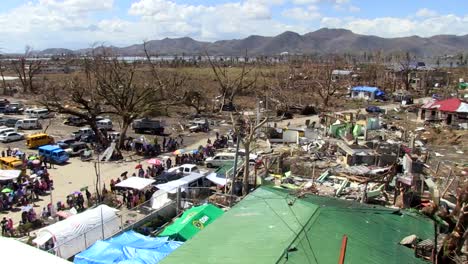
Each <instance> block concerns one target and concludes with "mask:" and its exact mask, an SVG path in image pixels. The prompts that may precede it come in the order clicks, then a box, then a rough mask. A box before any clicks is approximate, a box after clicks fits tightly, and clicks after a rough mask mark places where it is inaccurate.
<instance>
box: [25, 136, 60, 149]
mask: <svg viewBox="0 0 468 264" xmlns="http://www.w3.org/2000/svg"><path fill="white" fill-rule="evenodd" d="M49 144H54V138H53V137H51V136H49V135H47V134H45V133H38V134H32V135H29V136H27V137H26V146H27V147H28V148H37V147H40V146H44V145H49Z"/></svg>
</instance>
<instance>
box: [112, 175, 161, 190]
mask: <svg viewBox="0 0 468 264" xmlns="http://www.w3.org/2000/svg"><path fill="white" fill-rule="evenodd" d="M153 182H155V180H153V179H146V178H140V177H130V178H128V179H126V180H124V181H121V182H119V183H118V184H116V185H115V187H121V188H130V189H135V190H143V189H145V188H146V187H148V186H150V185H151V184H152V183H153Z"/></svg>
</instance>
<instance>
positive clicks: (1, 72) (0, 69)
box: [0, 57, 11, 95]
mask: <svg viewBox="0 0 468 264" xmlns="http://www.w3.org/2000/svg"><path fill="white" fill-rule="evenodd" d="M0 58H1V57H0ZM0 78H2V84H3V95H7V94H8V91H11V86H10V85H9V84H8V83H7V82H6V80H5V66H4V65H3V61H2V60H0Z"/></svg>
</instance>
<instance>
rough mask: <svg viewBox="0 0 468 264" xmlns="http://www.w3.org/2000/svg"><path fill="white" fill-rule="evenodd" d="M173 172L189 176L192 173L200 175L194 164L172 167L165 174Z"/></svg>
mask: <svg viewBox="0 0 468 264" xmlns="http://www.w3.org/2000/svg"><path fill="white" fill-rule="evenodd" d="M174 171H176V172H181V173H183V174H190V173H192V172H197V173H200V170H199V169H198V167H197V165H195V164H183V165H180V166H178V167H173V168H170V169H168V170H167V172H174Z"/></svg>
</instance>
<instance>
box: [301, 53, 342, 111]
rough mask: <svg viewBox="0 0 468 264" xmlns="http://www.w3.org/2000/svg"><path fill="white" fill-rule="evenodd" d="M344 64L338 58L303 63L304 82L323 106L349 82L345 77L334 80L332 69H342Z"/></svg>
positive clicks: (327, 104)
mask: <svg viewBox="0 0 468 264" xmlns="http://www.w3.org/2000/svg"><path fill="white" fill-rule="evenodd" d="M343 67H344V65H343V64H342V63H341V61H340V60H339V58H333V59H329V60H326V61H325V62H323V63H321V64H313V63H310V62H306V63H305V64H304V65H303V70H304V75H305V76H304V82H305V84H306V85H308V87H309V89H310V90H311V91H313V92H316V93H317V95H318V96H319V97H320V99H321V102H322V105H323V107H325V108H327V107H328V106H329V103H330V100H331V99H332V98H334V97H335V96H336V95H337V93H338V92H339V91H340V90H345V89H346V88H347V87H349V86H350V84H351V82H350V80H348V79H345V78H339V79H338V80H334V79H333V78H332V77H333V70H336V69H342V68H343Z"/></svg>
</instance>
